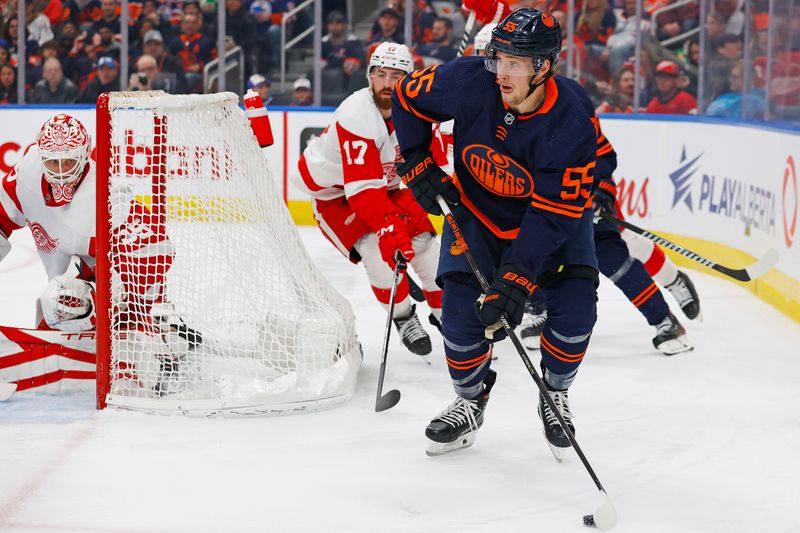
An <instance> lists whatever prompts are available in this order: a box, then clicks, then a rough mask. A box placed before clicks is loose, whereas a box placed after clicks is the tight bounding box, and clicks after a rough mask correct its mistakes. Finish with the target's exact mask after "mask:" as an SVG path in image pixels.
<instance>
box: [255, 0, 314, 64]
mask: <svg viewBox="0 0 800 533" xmlns="http://www.w3.org/2000/svg"><path fill="white" fill-rule="evenodd" d="M250 14H251V15H253V18H254V19H255V21H256V26H255V28H256V29H255V56H256V57H255V59H256V65H255V68H256V70H258V71H261V72H269V68H270V66H271V65H270V58H271V56H270V50H271V48H272V44H271V41H270V38H269V35H270V34H269V30H270V27H271V26H272V5H271V4H270V3H269V2H268V1H267V0H254V2H253V3H251V4H250ZM322 46H323V52H322V55H323V57H324V56H325V48H324V47H325V44H323V45H322Z"/></svg>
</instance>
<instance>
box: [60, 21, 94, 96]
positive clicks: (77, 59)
mask: <svg viewBox="0 0 800 533" xmlns="http://www.w3.org/2000/svg"><path fill="white" fill-rule="evenodd" d="M96 63H97V47H95V45H94V43H93V42H92V41H91V40H89V39H88V38H87V34H86V32H83V33H81V34H80V35H79V36H77V37H76V38H75V42H74V44H73V45H72V49H71V50H70V51H69V53H68V54H67V57H65V58H64V64H63V66H64V73H65V75H66V76H67V77H68V78H69V79H71V80H72V81H73V82H75V83H76V84H77V86H78V89H80V90H83V89H85V88H86V85H88V84H89V82H90V81H91V79H92V78H93V77H94V75H95V64H96Z"/></svg>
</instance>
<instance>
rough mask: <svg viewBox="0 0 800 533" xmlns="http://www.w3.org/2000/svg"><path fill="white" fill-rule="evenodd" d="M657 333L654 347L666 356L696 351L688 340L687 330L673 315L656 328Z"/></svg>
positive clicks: (668, 316)
mask: <svg viewBox="0 0 800 533" xmlns="http://www.w3.org/2000/svg"><path fill="white" fill-rule="evenodd" d="M656 331H657V333H658V334H657V335H656V336H655V337H654V338H653V346H655V347H656V348H657V349H659V350H661V351H662V352H664V353H665V354H666V355H675V354H677V353H681V352H688V351H689V350H693V349H694V346H692V344H691V343H690V342H689V339H687V338H686V330H685V329H683V326H682V325H681V323H680V322H678V319H677V318H675V315H673V314H672V313H670V314H668V315H667V317H666V318H665V319H664V320H662V321H661V323H660V324H658V325H657V326H656Z"/></svg>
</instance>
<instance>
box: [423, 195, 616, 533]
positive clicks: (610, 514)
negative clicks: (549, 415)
mask: <svg viewBox="0 0 800 533" xmlns="http://www.w3.org/2000/svg"><path fill="white" fill-rule="evenodd" d="M436 201H437V202H438V203H439V207H440V208H441V209H442V214H444V218H445V220H447V223H448V224H449V225H450V229H452V230H453V234H454V235H455V237H456V240H457V241H458V242H459V243H460V244H461V249H462V250H463V254H464V257H466V258H467V262H468V263H469V266H470V268H471V269H472V272H473V274H475V277H476V278H477V280H478V283H479V284H480V286H481V289H482V290H483V292H484V293H486V292H488V291H489V282H488V281H486V278H485V277H484V276H483V273H482V272H481V270H480V268H479V267H478V263H477V261H475V256H473V255H472V250H470V249H469V246H468V245H467V242H466V240H464V235H463V234H462V233H461V228H460V227H459V225H458V223H457V222H456V219H455V218H454V217H453V213H452V211H450V206H449V205H448V204H447V202H446V201H445V200H444V198H442V197H441V196H437V197H436ZM500 320H501V322H502V323H503V328H504V329H505V330H506V334H507V335H508V338H509V339H511V342H512V343H513V344H514V348H516V349H517V353H518V354H519V356H520V358H521V359H522V362H523V363H525V367H526V368H527V369H528V373H529V374H530V375H531V378H533V381H534V382H535V383H536V386H537V387H538V388H539V393H540V394H541V395H542V397H543V398H544V399H545V401H546V402H547V405H548V406H549V407H550V410H552V411H553V413H554V414H555V415H556V418H557V419H558V423H559V424H561V427H562V428H563V429H564V433H566V435H567V438H568V439H569V442H570V444H572V447H573V448H574V449H575V453H577V454H578V457H579V458H580V460H581V462H582V463H583V466H584V467H585V468H586V471H587V472H589V475H590V476H591V477H592V481H594V484H595V486H596V487H597V490H599V491H600V497H601V498H602V501H603V503H602V504H601V505H600V507H599V508H598V509H597V510H596V511H595V512H594V514H593V515H586V516H584V517H583V521H584V524H586V525H588V526H596V527H598V528H600V529H610V528H612V527H614V525H615V524H616V523H617V512H616V510H615V509H614V505H613V504H612V503H611V498H609V496H608V493H607V492H606V490H605V489H604V488H603V485H602V484H601V483H600V479H599V478H598V477H597V474H595V473H594V469H593V468H592V465H591V464H589V460H588V459H587V458H586V456H585V455H584V454H583V450H581V447H580V446H579V445H578V441H577V440H576V439H575V435H573V434H572V431H570V429H569V426H568V425H567V422H566V421H565V420H564V417H563V416H562V415H561V411H559V410H558V408H557V407H556V404H555V403H553V399H552V398H550V394H548V392H547V387H546V386H545V384H544V381H542V378H541V377H540V376H539V373H538V372H537V371H536V368H535V367H534V366H533V363H532V362H531V360H530V358H529V357H528V354H527V352H526V351H525V348H524V347H523V346H522V343H521V342H520V340H519V338H518V337H517V334H516V333H514V330H513V329H512V328H511V325H510V324H509V323H508V318H507V317H506V315H505V314H503V315H501V316H500Z"/></svg>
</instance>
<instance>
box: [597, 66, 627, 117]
mask: <svg viewBox="0 0 800 533" xmlns="http://www.w3.org/2000/svg"><path fill="white" fill-rule="evenodd" d="M635 86H636V83H635V80H634V73H633V65H631V64H625V65H623V66H622V68H620V69H619V70H618V71H617V72H616V74H615V75H614V81H613V85H612V87H613V89H612V92H611V95H610V96H609V97H608V98H607V99H605V100H603V102H602V103H601V104H600V105H599V106H597V109H596V111H597V112H598V113H633V91H634V88H635Z"/></svg>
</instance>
